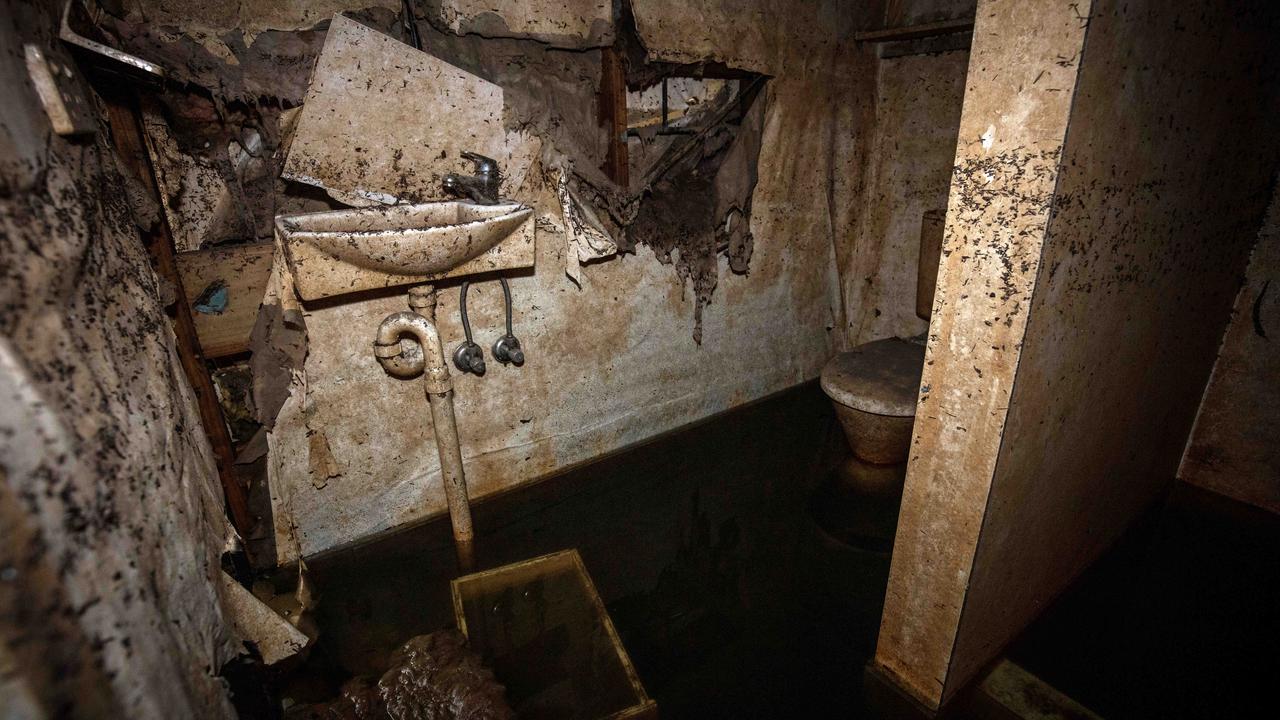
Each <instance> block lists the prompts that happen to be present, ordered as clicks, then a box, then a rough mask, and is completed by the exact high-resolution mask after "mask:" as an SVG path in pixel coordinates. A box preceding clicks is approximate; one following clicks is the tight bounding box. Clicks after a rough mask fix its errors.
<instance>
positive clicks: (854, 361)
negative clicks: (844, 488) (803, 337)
mask: <svg viewBox="0 0 1280 720" xmlns="http://www.w3.org/2000/svg"><path fill="white" fill-rule="evenodd" d="M945 214H946V213H945V212H944V211H937V210H934V211H929V212H926V213H924V215H923V217H922V218H921V223H920V257H919V261H918V267H917V276H916V315H917V316H919V317H920V318H922V319H924V320H928V319H929V317H930V315H931V314H932V309H933V293H934V290H935V288H936V286H937V275H938V263H939V261H940V259H941V252H942V230H943V221H944V219H945ZM923 370H924V341H923V336H922V337H921V338H913V339H911V340H904V339H902V338H896V337H891V338H885V339H883V340H875V341H872V342H869V343H865V344H863V345H859V346H857V347H855V348H853V349H852V350H850V351H849V352H843V353H840V354H839V355H836V356H835V357H834V358H832V359H831V360H830V361H829V362H828V363H827V365H826V367H824V368H823V369H822V389H823V391H824V392H826V394H827V397H829V398H831V401H832V403H833V404H834V405H835V410H836V416H837V417H838V418H839V420H840V426H841V428H843V430H844V436H845V438H846V439H848V441H849V447H850V449H851V450H853V454H854V457H856V458H857V459H858V460H861V461H863V462H866V463H873V464H876V465H896V464H900V463H903V462H906V460H907V455H908V453H909V451H910V447H911V426H912V424H913V423H914V421H915V415H916V399H917V395H918V394H919V391H920V375H921V373H922V372H923ZM844 474H846V475H850V482H853V483H854V484H865V479H858V478H856V477H854V476H855V475H857V473H848V472H846V473H844ZM864 474H865V473H864Z"/></svg>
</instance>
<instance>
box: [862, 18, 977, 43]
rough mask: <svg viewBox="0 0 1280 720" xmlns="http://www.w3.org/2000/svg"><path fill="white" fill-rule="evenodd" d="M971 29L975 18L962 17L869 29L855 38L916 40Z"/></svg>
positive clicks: (867, 39)
mask: <svg viewBox="0 0 1280 720" xmlns="http://www.w3.org/2000/svg"><path fill="white" fill-rule="evenodd" d="M971 30H973V18H960V19H957V20H939V21H938V22H931V23H921V24H920V25H908V26H906V27H894V28H883V29H881V30H869V31H867V32H860V33H854V34H853V39H854V40H856V41H857V42H871V43H877V42H893V41H895V40H916V39H918V38H926V37H934V36H936V35H949V34H951V33H959V32H968V31H971Z"/></svg>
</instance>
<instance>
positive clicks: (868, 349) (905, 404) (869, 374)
mask: <svg viewBox="0 0 1280 720" xmlns="http://www.w3.org/2000/svg"><path fill="white" fill-rule="evenodd" d="M923 371H924V346H923V345H920V344H917V343H914V342H911V341H908V340H903V339H901V338H896V337H895V338H886V339H884V340H875V341H873V342H869V343H866V344H863V345H859V346H857V347H855V348H854V349H852V350H850V351H849V352H843V353H840V354H839V355H836V356H835V357H834V358H832V359H831V360H830V361H829V362H828V363H827V365H826V367H824V368H823V369H822V389H823V391H824V392H826V393H827V396H828V397H830V398H831V399H832V400H834V401H836V402H838V403H840V404H841V405H844V406H847V407H851V408H853V409H855V410H861V411H863V412H869V413H875V414H876V415H888V416H892V417H913V416H914V415H915V414H916V399H917V396H918V395H919V392H920V375H921V373H922V372H923Z"/></svg>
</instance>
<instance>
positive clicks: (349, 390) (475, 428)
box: [271, 2, 867, 561]
mask: <svg viewBox="0 0 1280 720" xmlns="http://www.w3.org/2000/svg"><path fill="white" fill-rule="evenodd" d="M835 5H836V4H835V3H830V4H814V5H812V6H807V7H806V9H805V11H804V12H797V11H796V8H795V7H793V6H792V5H791V4H788V3H771V2H761V3H758V4H756V7H757V9H758V11H759V12H763V13H765V16H766V17H768V18H776V19H777V22H773V21H772V20H770V21H769V22H765V23H763V24H762V25H760V26H759V27H758V28H756V29H754V30H751V32H764V33H765V34H764V35H762V36H761V37H760V38H759V43H758V44H756V45H748V46H742V45H738V44H735V41H734V37H735V34H734V32H733V31H732V28H731V27H730V26H738V25H742V24H743V23H744V22H745V20H746V18H747V17H748V16H746V15H744V16H738V17H734V18H731V19H730V20H731V22H730V25H727V26H726V28H727V29H726V31H725V32H724V33H723V34H712V35H706V33H705V31H706V28H705V27H703V26H702V25H697V26H695V25H687V26H683V27H686V28H687V29H688V30H689V31H690V32H693V33H694V36H696V37H694V40H696V43H695V42H693V41H689V42H686V40H687V39H688V38H686V37H683V36H679V35H673V34H668V35H651V34H648V32H647V31H646V25H645V22H644V21H642V20H641V17H642V16H645V17H650V18H652V17H653V16H654V15H653V13H655V12H656V13H658V15H659V16H662V17H665V16H663V15H662V13H666V12H671V13H678V11H680V7H675V6H668V5H663V6H662V7H661V8H658V7H657V5H656V4H651V3H644V2H637V3H635V5H634V8H635V12H636V15H637V24H638V26H639V31H640V35H641V39H642V40H643V42H644V45H645V48H646V49H647V50H648V51H649V52H650V53H652V55H653V56H654V57H657V58H670V57H673V56H676V55H681V53H685V52H689V51H690V48H693V51H692V52H693V53H694V55H696V57H697V58H698V59H713V60H722V61H724V62H726V63H727V64H729V65H731V66H734V67H744V68H749V69H757V70H761V71H764V72H767V73H769V74H770V75H772V76H773V79H771V80H770V81H769V83H768V86H767V90H766V92H767V93H768V98H767V103H768V104H767V108H768V110H767V115H766V118H765V121H764V139H763V149H762V150H761V154H760V158H759V182H758V185H757V187H756V191H755V196H754V201H753V208H752V214H751V229H752V233H753V235H754V237H755V249H754V254H753V256H752V258H751V263H750V267H749V271H748V272H747V274H745V275H737V274H734V273H730V272H729V271H728V268H727V264H726V262H725V261H724V260H721V266H720V277H719V285H718V287H717V288H716V290H715V293H714V295H713V296H712V301H711V304H710V305H709V306H708V307H707V308H706V310H705V314H704V320H703V331H702V342H701V345H699V344H697V343H695V342H694V341H693V339H692V335H691V331H692V329H693V326H694V324H693V313H694V303H693V298H692V295H691V292H692V289H691V288H689V287H682V285H681V283H680V282H679V281H678V279H677V277H676V276H675V275H674V274H673V273H672V270H671V268H670V266H667V265H664V264H662V263H660V262H659V261H658V260H657V259H656V258H655V257H654V254H653V251H652V250H650V249H649V248H648V247H646V246H643V245H642V246H640V247H639V248H638V249H637V252H636V254H634V255H626V256H622V257H618V258H614V259H610V260H606V261H602V262H594V263H590V264H588V265H586V266H584V267H583V268H582V269H581V272H582V275H581V277H582V282H581V286H580V287H579V286H578V285H577V284H575V283H574V282H573V281H571V280H570V279H569V278H568V277H566V274H565V271H566V263H567V262H570V261H572V260H573V259H572V258H568V257H566V254H567V253H566V245H567V243H566V240H567V238H566V237H565V235H564V234H563V233H562V231H561V230H560V225H561V222H560V220H559V209H558V208H559V205H558V203H557V202H556V201H555V199H554V197H553V196H540V195H535V196H531V197H522V198H518V199H520V200H522V201H524V202H527V203H530V204H533V205H534V206H535V208H537V212H538V213H539V215H540V216H541V220H540V222H539V225H538V228H539V230H538V240H537V245H538V249H537V254H538V255H537V267H536V269H535V270H534V271H533V272H532V273H523V274H517V275H515V276H514V277H512V278H511V289H512V293H513V297H514V300H515V304H516V314H515V333H516V335H517V336H519V337H520V339H521V342H522V343H523V344H524V346H525V351H526V355H527V358H528V359H527V362H526V363H525V365H524V366H523V367H520V368H514V367H503V366H499V365H497V364H496V363H491V364H490V370H489V372H488V373H487V374H486V375H485V376H484V377H483V378H476V377H474V376H459V375H458V374H456V373H455V387H456V388H457V415H458V424H459V428H460V431H461V436H462V447H463V456H464V459H465V461H466V467H467V477H468V483H469V485H470V489H471V492H472V495H473V496H475V497H483V496H485V495H490V494H493V493H496V492H499V491H502V490H505V489H509V488H511V487H513V486H515V485H517V484H519V483H523V482H528V481H531V480H534V479H537V478H540V477H544V476H546V475H549V474H552V473H554V472H556V471H558V470H561V469H563V468H566V467H569V466H572V465H574V464H577V463H580V462H583V461H586V460H589V459H591V458H594V457H598V456H600V455H603V454H607V453H609V452H611V451H614V450H617V449H619V448H622V447H625V446H627V445H631V444H634V443H637V442H641V441H643V440H646V439H648V438H652V437H654V436H655V435H658V434H660V433H663V432H666V431H669V430H673V429H675V428H678V427H680V426H683V425H686V424H688V423H691V422H694V421H697V420H699V419H702V418H706V417H708V416H710V415H713V414H715V413H718V412H721V411H724V410H726V409H729V408H731V407H734V406H737V405H741V404H743V403H746V402H749V401H751V400H754V399H757V398H760V397H764V396H766V395H769V394H770V393H773V392H777V391H779V390H782V389H785V388H788V387H791V386H794V385H796V384H798V383H801V382H803V381H805V380H808V379H811V378H813V377H816V376H817V374H818V372H819V370H820V369H821V367H822V365H823V363H824V362H825V361H826V359H827V358H828V357H829V356H830V354H831V353H832V352H833V351H834V350H835V348H836V347H837V345H838V343H839V342H840V338H839V334H840V319H839V318H840V315H841V313H842V306H841V301H840V291H839V285H838V279H837V274H836V270H835V263H834V246H835V236H836V230H835V229H834V225H833V223H832V216H833V212H834V210H835V208H836V207H843V206H847V205H849V204H851V202H852V198H851V197H842V196H839V195H833V192H832V191H831V185H830V178H831V177H833V175H834V172H835V168H837V167H840V166H842V164H843V163H844V158H843V157H841V155H840V153H839V151H838V150H837V146H836V144H835V140H834V138H836V137H837V135H839V134H840V133H841V132H843V131H844V129H843V128H842V127H841V126H840V117H841V116H840V108H842V107H845V106H848V105H849V104H850V103H851V101H852V98H853V96H854V95H855V94H856V92H859V91H861V90H862V89H864V86H861V85H857V84H856V82H855V80H854V78H853V74H852V73H850V72H848V71H847V68H846V67H844V66H842V63H845V62H847V60H846V58H847V57H848V55H846V54H842V53H841V52H840V46H839V45H838V41H839V39H840V37H841V36H842V34H847V32H846V30H847V28H850V27H852V26H853V23H855V22H857V21H859V19H861V20H862V21H864V22H866V21H867V18H862V17H861V16H860V15H859V14H858V13H850V12H847V11H845V12H834V11H833V8H834V7H835ZM655 8H657V9H655ZM752 17H754V16H752ZM708 22H709V20H708ZM762 28H763V29H762ZM744 53H745V55H744ZM862 80H863V78H858V79H857V82H861V81H862ZM581 102H582V104H583V107H584V108H588V109H590V108H593V107H594V102H595V99H594V97H591V96H589V95H588V96H584V97H582V98H581ZM457 303H458V290H457V285H456V284H452V285H443V286H441V293H440V306H439V308H438V311H437V317H438V318H439V322H440V327H441V331H442V333H443V336H444V338H445V341H446V344H447V346H448V347H449V348H450V349H451V348H452V347H453V346H455V345H456V344H457V343H458V342H460V341H461V339H462V328H461V327H460V324H459V322H458V308H457ZM404 308H405V299H404V297H403V295H402V294H401V293H398V292H396V293H391V294H388V295H385V296H381V297H377V298H372V299H361V300H359V301H357V302H337V303H334V304H332V305H328V306H325V307H312V308H309V309H308V315H307V317H306V323H307V332H308V338H309V352H308V355H307V358H306V364H305V368H304V370H303V372H302V373H301V374H300V376H299V377H298V379H297V382H296V383H295V385H294V388H293V392H292V394H291V396H290V398H289V400H288V401H287V402H286V404H285V406H284V407H283V409H282V410H281V413H280V415H279V416H278V419H277V424H276V427H275V429H274V431H273V432H272V435H271V442H272V451H271V455H272V464H273V470H272V486H273V500H274V506H275V508H276V512H277V516H276V530H277V553H278V556H279V558H280V559H281V560H282V561H288V560H290V559H292V558H293V557H296V556H297V555H298V554H299V553H300V554H301V555H303V556H311V555H315V554H317V553H321V552H325V551H328V550H332V549H335V548H338V547H341V546H343V545H346V544H349V543H352V542H355V541H357V540H361V539H365V538H368V537H370V536H373V535H376V534H379V533H382V532H386V531H389V530H392V529H395V528H397V527H401V526H404V525H406V524H409V523H413V522H417V521H420V520H422V519H424V518H426V517H429V516H431V515H434V514H438V513H440V512H442V511H443V510H444V503H443V493H442V492H441V491H440V486H439V482H440V481H439V469H438V462H437V458H436V453H435V449H434V444H433V441H432V429H431V424H430V420H429V415H428V413H427V411H426V406H425V404H424V402H423V398H422V389H421V384H420V381H409V382H402V381H397V380H395V379H393V378H390V377H388V376H387V375H386V374H385V373H384V372H383V371H382V369H381V368H380V366H379V365H378V364H377V362H376V361H375V359H374V357H373V356H372V353H371V352H370V346H369V343H370V341H371V338H372V333H373V331H374V329H375V328H376V327H377V324H378V323H379V321H380V320H381V319H382V318H383V317H384V316H385V315H387V314H388V313H390V312H393V311H397V310H402V309H404ZM468 309H469V311H470V313H471V321H472V324H473V325H474V326H475V327H476V328H477V333H478V337H477V342H479V343H480V344H481V345H483V346H486V348H487V346H488V345H490V344H492V341H493V340H494V339H496V338H497V337H498V335H496V334H494V333H495V332H497V330H498V328H499V327H500V325H501V322H502V318H501V292H500V290H499V288H498V286H497V285H496V283H492V282H487V283H486V282H481V283H479V284H477V285H473V286H472V288H471V292H470V295H469V297H468ZM486 351H487V350H486ZM317 452H319V453H320V455H321V456H322V457H323V460H324V462H321V463H317V462H313V460H314V459H315V457H316V453H317Z"/></svg>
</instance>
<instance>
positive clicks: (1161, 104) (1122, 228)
mask: <svg viewBox="0 0 1280 720" xmlns="http://www.w3.org/2000/svg"><path fill="white" fill-rule="evenodd" d="M1014 5H1015V3H1011V2H1008V0H990V1H987V2H980V3H979V5H978V12H977V27H976V29H975V33H974V49H973V58H972V60H971V63H970V73H969V80H968V85H969V86H968V89H967V94H966V98H965V109H964V116H963V119H962V121H961V138H960V144H959V149H958V152H957V168H956V175H955V179H954V180H953V183H952V195H951V200H950V206H949V209H948V218H947V230H946V240H945V242H944V248H943V254H944V259H943V267H942V274H941V275H940V278H939V292H938V296H937V298H936V299H935V315H934V318H935V320H934V325H933V327H931V329H930V342H929V355H928V361H927V363H928V364H927V365H926V369H925V373H924V379H923V387H922V389H921V398H920V405H919V409H918V411H917V420H916V430H915V437H914V439H913V451H912V458H911V465H910V468H909V471H908V477H907V486H906V491H905V494H904V499H903V510H902V516H901V521H900V524H899V531H898V537H897V544H896V546H895V552H894V559H893V571H892V573H891V578H890V587H889V598H888V601H887V602H886V610H885V616H884V620H883V623H882V631H881V637H880V645H879V648H878V652H877V660H878V662H879V663H880V666H881V667H882V668H884V669H885V670H886V671H888V673H889V674H890V675H892V676H894V677H896V678H897V679H898V680H899V681H900V682H901V683H902V684H903V685H904V686H905V687H907V688H908V689H909V690H910V691H911V692H912V694H914V695H915V696H916V697H917V698H919V699H920V700H921V701H923V702H925V703H927V704H930V705H935V706H936V705H937V704H938V703H939V702H940V701H942V700H945V699H946V698H948V697H950V696H951V695H952V694H954V693H955V692H956V691H957V690H958V689H960V688H961V687H963V685H964V684H965V683H966V682H967V681H969V680H970V679H971V678H972V677H973V676H974V675H975V673H977V672H978V670H979V669H980V668H981V667H982V666H983V665H984V664H985V663H987V662H988V661H990V660H991V659H992V658H993V657H994V656H995V655H996V654H997V653H998V652H999V651H1000V650H1001V648H1002V647H1003V646H1004V644H1005V643H1007V642H1008V641H1009V640H1010V639H1011V638H1012V637H1013V636H1014V634H1015V633H1017V632H1018V631H1019V630H1020V629H1021V628H1022V627H1023V626H1024V625H1025V624H1026V623H1027V622H1028V621H1029V620H1030V619H1031V618H1033V617H1034V616H1035V615H1036V614H1037V613H1038V612H1039V610H1040V609H1042V608H1043V607H1044V606H1045V604H1046V603H1048V602H1049V601H1050V600H1052V598H1053V597H1054V595H1056V594H1057V593H1058V592H1059V591H1060V590H1061V589H1062V588H1063V587H1065V586H1066V584H1067V583H1069V582H1070V581H1071V579H1072V578H1073V577H1074V576H1075V575H1076V574H1077V573H1079V572H1080V571H1081V570H1082V569H1083V568H1084V567H1085V566H1087V565H1088V563H1089V562H1091V561H1092V560H1093V558H1094V557H1096V556H1097V554H1098V553H1099V552H1101V550H1103V549H1104V548H1105V547H1106V546H1107V545H1108V544H1109V543H1110V542H1111V541H1112V540H1114V539H1115V537H1116V536H1117V535H1118V534H1119V533H1120V532H1121V531H1122V530H1123V529H1124V528H1125V527H1126V526H1127V524H1128V523H1129V521H1130V520H1132V519H1133V518H1134V517H1135V516H1136V515H1137V514H1138V513H1139V512H1140V510H1141V509H1142V508H1143V507H1144V506H1145V505H1146V504H1147V503H1149V502H1151V501H1152V500H1153V499H1154V498H1155V497H1156V496H1157V494H1158V493H1159V492H1160V490H1161V489H1162V488H1164V487H1165V486H1166V485H1167V484H1168V483H1169V481H1170V480H1171V479H1172V478H1173V476H1174V473H1175V471H1176V469H1177V464H1178V460H1179V457H1180V455H1181V450H1182V448H1183V444H1184V443H1185V442H1186V438H1187V435H1188V433H1189V430H1190V426H1191V422H1192V418H1193V417H1194V414H1195V409H1196V406H1197V404H1198V402H1199V399H1200V396H1201V393H1202V390H1203V387H1204V385H1205V383H1206V382H1207V380H1208V376H1209V371H1210V368H1211V365H1212V362H1213V357H1214V353H1215V350H1216V348H1217V345H1218V342H1219V340H1220V338H1221V333H1222V330H1223V329H1224V328H1225V326H1226V322H1227V318H1228V314H1229V311H1230V305H1231V301H1232V299H1233V297H1234V295H1235V293H1236V290H1237V289H1238V286H1239V278H1240V276H1241V275H1242V274H1243V272H1244V270H1245V264H1246V260H1247V255H1248V249H1249V247H1250V246H1251V244H1252V242H1253V240H1254V238H1255V237H1256V234H1257V228H1258V226H1259V224H1260V222H1261V219H1262V214H1263V211H1264V209H1265V206H1266V203H1267V200H1268V199H1269V196H1270V190H1271V177H1272V173H1273V172H1274V170H1275V167H1276V161H1277V147H1276V142H1277V138H1280V135H1277V133H1276V132H1275V126H1274V121H1273V118H1274V117H1275V116H1276V115H1275V114H1276V110H1277V108H1276V105H1275V104H1276V97H1277V95H1276V94H1275V90H1276V88H1275V86H1274V85H1275V82H1276V78H1277V73H1276V61H1277V59H1278V58H1277V57H1276V56H1275V54H1274V49H1273V48H1271V47H1270V45H1269V42H1270V41H1269V40H1268V39H1267V38H1268V37H1274V33H1275V32H1276V29H1277V18H1276V17H1275V10H1274V9H1271V8H1269V7H1267V6H1268V4H1267V3H1253V4H1250V5H1249V6H1240V5H1234V6H1232V7H1230V8H1223V7H1219V6H1214V7H1209V6H1207V5H1204V4H1202V3H1197V2H1190V1H1188V2H1179V3H1174V4H1170V3H1155V2H1150V3H1147V2H1143V3H1137V4H1135V3H1132V2H1130V3H1126V4H1121V3H1118V2H1111V1H1110V0H1097V1H1096V2H1093V3H1092V6H1091V7H1090V6H1089V5H1088V4H1079V3H1071V4H1066V3H1057V2H1048V1H1046V2H1037V3H1033V4H1030V7H1028V4H1027V3H1017V4H1016V5H1017V12H1016V14H1015V13H1014V12H1013V11H1012V8H1013V6H1014ZM1271 45H1273V43H1271ZM1228 46H1229V47H1231V48H1232V52H1231V53H1223V52H1222V50H1221V48H1223V47H1228ZM1068 113H1069V122H1068Z"/></svg>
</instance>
